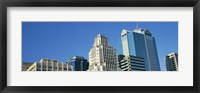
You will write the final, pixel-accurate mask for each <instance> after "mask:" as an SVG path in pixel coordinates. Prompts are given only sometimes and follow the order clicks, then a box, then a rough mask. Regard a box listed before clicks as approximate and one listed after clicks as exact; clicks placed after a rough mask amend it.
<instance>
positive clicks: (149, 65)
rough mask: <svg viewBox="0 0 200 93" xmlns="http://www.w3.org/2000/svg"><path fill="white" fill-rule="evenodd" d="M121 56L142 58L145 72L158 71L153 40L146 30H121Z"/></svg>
mask: <svg viewBox="0 0 200 93" xmlns="http://www.w3.org/2000/svg"><path fill="white" fill-rule="evenodd" d="M121 39H122V48H123V54H124V55H125V56H129V55H132V56H137V57H142V58H144V63H145V68H146V70H147V71H160V65H159V60H158V54H157V48H156V42H155V38H154V37H153V36H152V34H151V32H150V31H149V30H148V29H141V28H138V27H137V28H136V29H135V30H133V31H128V30H125V29H123V30H122V33H121Z"/></svg>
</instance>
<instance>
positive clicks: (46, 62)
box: [26, 59, 72, 71]
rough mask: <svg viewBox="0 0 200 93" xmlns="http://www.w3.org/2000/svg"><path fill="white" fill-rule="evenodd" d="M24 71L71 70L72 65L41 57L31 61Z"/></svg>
mask: <svg viewBox="0 0 200 93" xmlns="http://www.w3.org/2000/svg"><path fill="white" fill-rule="evenodd" d="M26 71H72V67H71V66H70V65H68V64H65V63H61V62H59V61H57V60H51V59H41V60H40V61H39V62H35V63H33V64H32V65H31V66H30V67H29V68H28V69H27V70H26Z"/></svg>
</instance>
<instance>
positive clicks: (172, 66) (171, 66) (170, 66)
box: [165, 53, 178, 71]
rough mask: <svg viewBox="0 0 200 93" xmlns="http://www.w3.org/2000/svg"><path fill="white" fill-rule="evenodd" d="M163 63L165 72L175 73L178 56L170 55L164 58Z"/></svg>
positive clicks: (175, 54)
mask: <svg viewBox="0 0 200 93" xmlns="http://www.w3.org/2000/svg"><path fill="white" fill-rule="evenodd" d="M165 63H166V68H167V71H177V70H178V54H177V53H170V54H168V55H166V57H165Z"/></svg>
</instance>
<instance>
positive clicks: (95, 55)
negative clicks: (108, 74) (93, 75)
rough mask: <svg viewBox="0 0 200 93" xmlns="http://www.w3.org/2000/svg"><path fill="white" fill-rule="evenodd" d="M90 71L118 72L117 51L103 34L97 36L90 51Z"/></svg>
mask: <svg viewBox="0 0 200 93" xmlns="http://www.w3.org/2000/svg"><path fill="white" fill-rule="evenodd" d="M89 71H117V56H116V50H115V49H114V48H113V47H112V46H110V45H109V41H108V38H107V37H105V36H104V35H102V34H98V35H97V37H96V38H95V42H94V44H93V47H92V48H91V49H90V52H89Z"/></svg>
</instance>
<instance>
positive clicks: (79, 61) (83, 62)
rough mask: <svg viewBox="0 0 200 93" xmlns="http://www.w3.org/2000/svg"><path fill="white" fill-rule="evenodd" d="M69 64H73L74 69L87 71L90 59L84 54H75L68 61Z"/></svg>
mask: <svg viewBox="0 0 200 93" xmlns="http://www.w3.org/2000/svg"><path fill="white" fill-rule="evenodd" d="M67 64H69V65H71V66H72V70H73V71H87V70H88V65H89V63H88V61H87V59H85V58H84V57H82V56H74V57H72V58H71V59H70V60H68V61H67Z"/></svg>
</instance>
